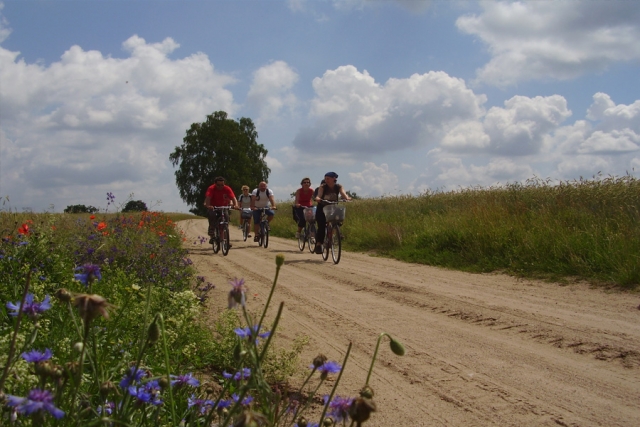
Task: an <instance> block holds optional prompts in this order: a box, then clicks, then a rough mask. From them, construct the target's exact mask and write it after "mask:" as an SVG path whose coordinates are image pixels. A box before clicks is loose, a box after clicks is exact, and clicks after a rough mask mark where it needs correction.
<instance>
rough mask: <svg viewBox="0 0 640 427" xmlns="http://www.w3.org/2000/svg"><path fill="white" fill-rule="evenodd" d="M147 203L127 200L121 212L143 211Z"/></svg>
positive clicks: (145, 209)
mask: <svg viewBox="0 0 640 427" xmlns="http://www.w3.org/2000/svg"><path fill="white" fill-rule="evenodd" d="M147 210H148V209H147V204H146V203H145V202H143V201H142V200H129V201H128V202H127V204H126V205H124V208H123V209H122V212H144V211H147Z"/></svg>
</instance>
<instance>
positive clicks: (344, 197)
mask: <svg viewBox="0 0 640 427" xmlns="http://www.w3.org/2000/svg"><path fill="white" fill-rule="evenodd" d="M340 196H342V198H343V199H345V200H351V197H349V196H347V193H345V191H344V187H340Z"/></svg>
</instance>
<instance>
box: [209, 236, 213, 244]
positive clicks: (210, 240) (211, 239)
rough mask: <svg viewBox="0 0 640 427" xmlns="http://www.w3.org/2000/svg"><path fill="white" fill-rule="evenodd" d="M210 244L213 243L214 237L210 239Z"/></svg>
mask: <svg viewBox="0 0 640 427" xmlns="http://www.w3.org/2000/svg"><path fill="white" fill-rule="evenodd" d="M209 244H210V245H213V237H212V238H210V239H209Z"/></svg>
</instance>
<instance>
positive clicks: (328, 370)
mask: <svg viewBox="0 0 640 427" xmlns="http://www.w3.org/2000/svg"><path fill="white" fill-rule="evenodd" d="M309 368H311V369H313V368H314V366H313V365H311V366H309ZM340 369H342V367H341V366H340V365H339V364H338V362H333V361H331V360H329V361H327V362H324V363H323V364H322V365H321V366H320V367H319V368H318V371H319V372H320V375H321V376H324V377H326V376H327V375H329V374H337V373H338V372H340Z"/></svg>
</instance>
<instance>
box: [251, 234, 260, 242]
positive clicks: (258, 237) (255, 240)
mask: <svg viewBox="0 0 640 427" xmlns="http://www.w3.org/2000/svg"><path fill="white" fill-rule="evenodd" d="M258 240H260V235H259V234H256V237H254V238H253V241H254V242H257V241H258Z"/></svg>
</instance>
